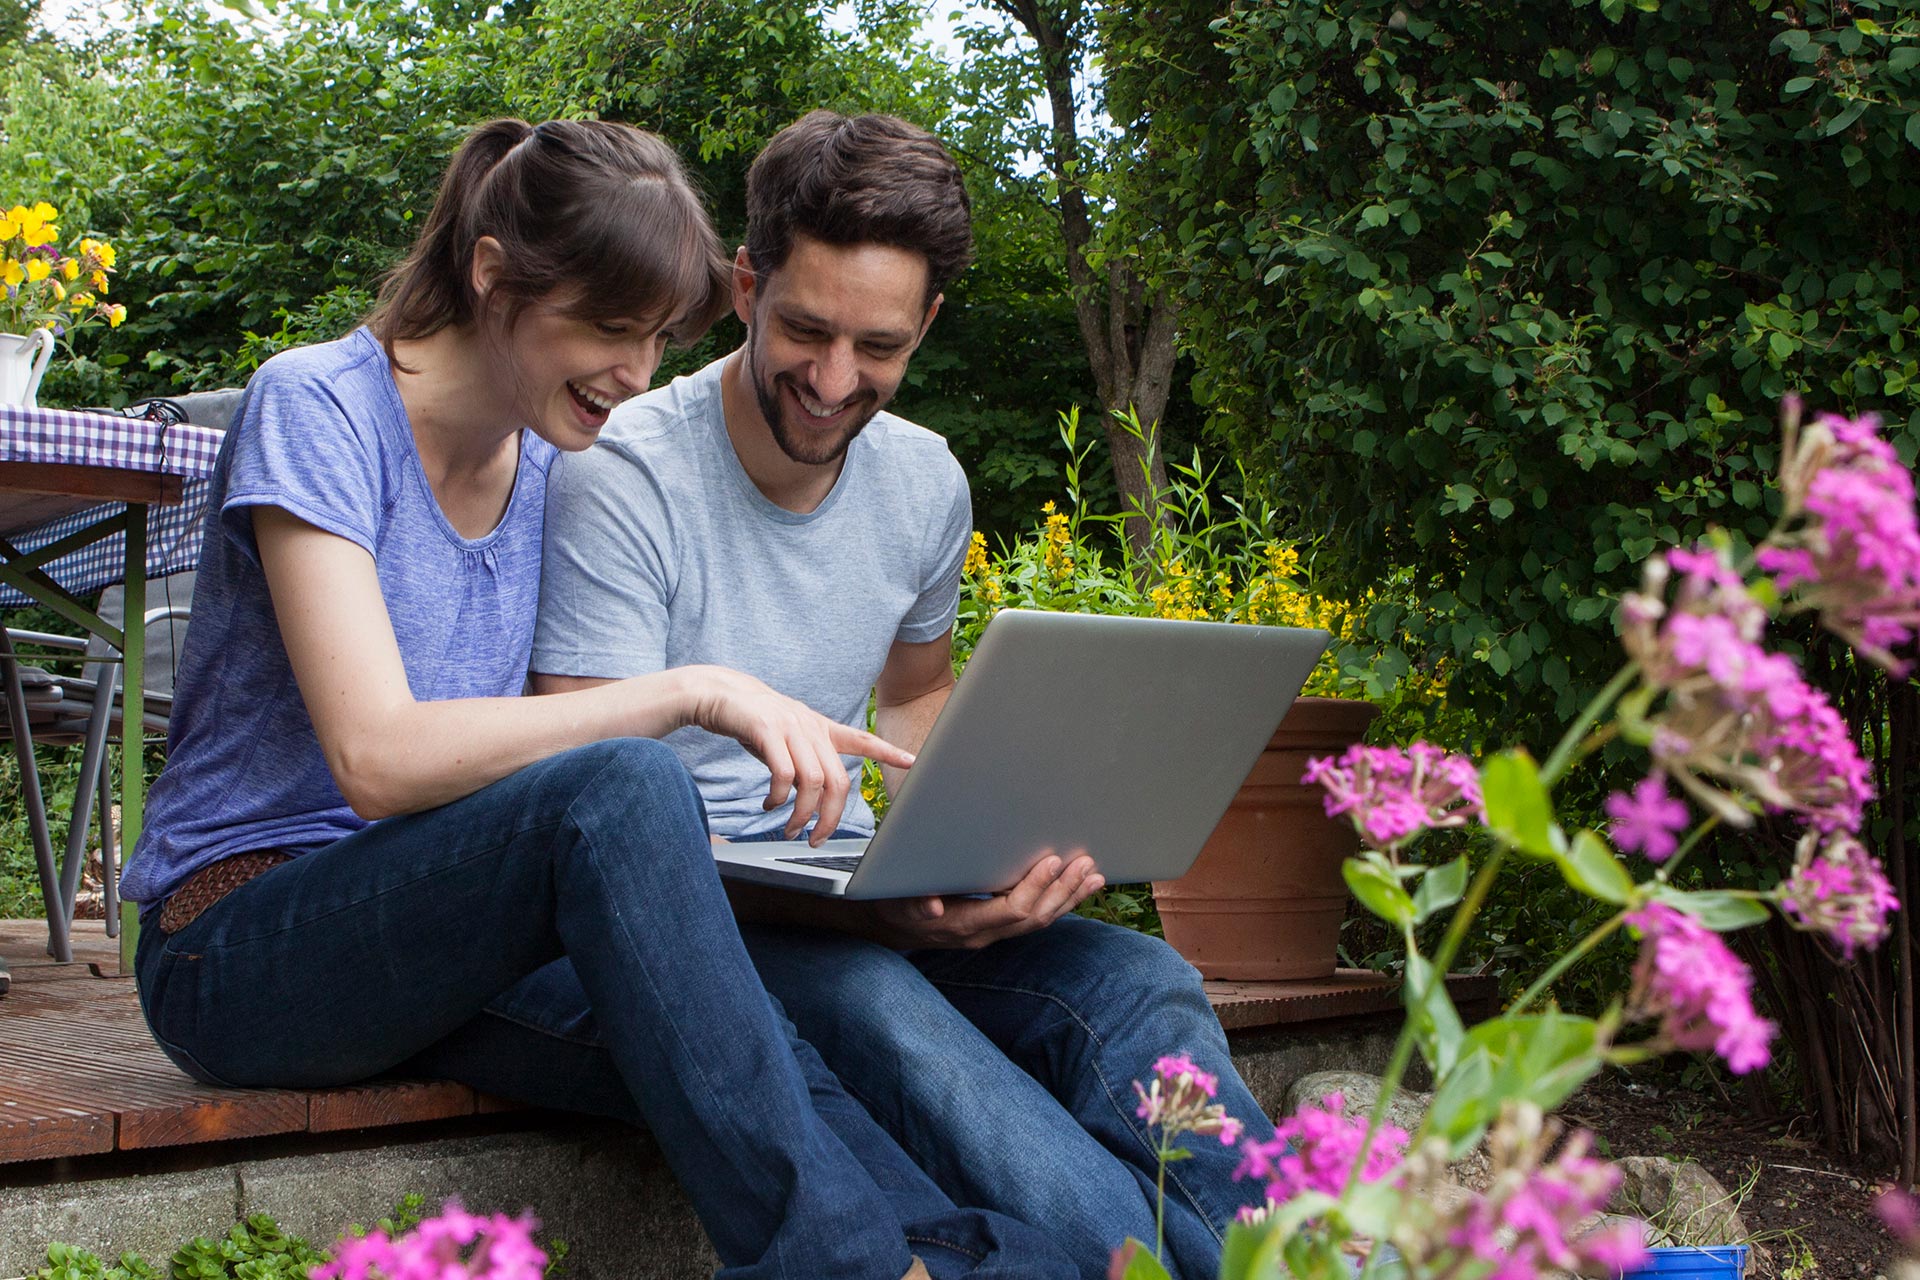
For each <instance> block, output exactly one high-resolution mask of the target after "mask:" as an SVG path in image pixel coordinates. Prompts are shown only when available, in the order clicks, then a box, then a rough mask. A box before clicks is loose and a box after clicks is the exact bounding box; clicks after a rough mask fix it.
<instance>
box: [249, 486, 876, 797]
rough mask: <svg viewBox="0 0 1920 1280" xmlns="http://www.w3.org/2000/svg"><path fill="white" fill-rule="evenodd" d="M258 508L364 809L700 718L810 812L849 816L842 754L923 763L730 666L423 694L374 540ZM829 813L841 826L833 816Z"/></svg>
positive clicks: (288, 611) (317, 721)
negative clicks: (523, 690) (569, 689)
mask: <svg viewBox="0 0 1920 1280" xmlns="http://www.w3.org/2000/svg"><path fill="white" fill-rule="evenodd" d="M252 515H253V526H254V537H255V541H256V543H257V545H258V546H259V551H260V563H261V565H262V567H263V569H264V570H265V573H266V578H267V585H268V589H269V590H270V592H271V593H272V596H273V607H274V613H275V615H276V616H277V618H278V620H279V624H280V634H281V639H282V641H283V643H284V644H285V645H286V649H287V657H288V660H289V662H290V663H291V664H292V667H293V673H294V677H295V679H296V680H297V681H298V682H299V685H300V692H301V695H302V697H303V698H304V699H305V702H306V706H307V714H308V716H309V717H310V718H311V719H312V720H313V727H314V732H315V733H316V734H317V735H318V737H319V740H320V747H321V750H322V751H323V752H324V753H325V755H326V760H327V766H328V768H329V769H331V770H332V772H333V777H334V782H335V783H336V785H338V786H339V788H340V793H341V795H343V796H344V797H345V798H346V801H347V803H348V804H349V805H350V806H352V808H353V811H354V812H355V813H357V814H359V815H360V816H362V817H364V818H368V819H375V818H382V817H389V816H392V815H394V814H400V813H412V812H415V811H418V810H421V809H430V808H433V807H434V806H436V805H441V804H445V803H447V802H448V801H451V800H457V799H459V798H460V797H462V796H465V795H469V794H471V793H472V792H474V791H478V790H479V789H480V788H481V787H484V786H486V785H487V784H489V783H492V782H497V781H499V780H500V779H501V778H504V777H506V776H508V775H509V774H512V773H514V772H516V771H518V770H519V769H522V768H524V767H526V766H527V765H529V764H532V763H534V762H535V761H538V760H543V759H545V758H546V757H548V756H550V755H554V754H556V753H558V752H561V751H565V750H568V749H570V748H573V747H578V746H584V745H585V744H587V743H590V742H597V741H599V740H601V739H603V738H615V737H660V736H663V735H665V734H667V733H670V732H672V731H673V730H675V729H678V728H680V727H682V726H684V725H690V724H697V725H700V726H701V727H702V728H706V729H709V730H711V731H713V732H715V733H723V734H726V735H727V736H729V737H733V738H735V739H738V740H739V741H740V742H741V743H742V744H743V745H744V746H746V747H747V749H748V750H750V751H752V752H753V753H754V754H755V755H757V756H759V757H760V758H761V759H762V760H765V761H766V762H767V764H768V766H769V768H771V769H772V770H773V773H774V778H775V787H776V790H779V791H780V795H779V796H778V798H774V797H771V796H770V797H769V807H771V806H772V805H774V804H778V803H780V802H781V801H783V800H784V799H785V788H787V787H791V788H792V789H793V790H794V791H795V792H796V793H797V797H796V798H797V801H798V803H797V804H796V818H799V819H801V820H804V819H806V818H811V817H812V816H813V814H814V813H815V812H819V813H820V814H821V816H822V817H823V818H826V817H828V816H831V817H832V818H833V819H835V820H837V819H838V817H839V809H840V805H841V804H844V802H845V790H846V771H845V769H844V768H842V766H841V763H840V760H839V753H841V752H843V751H844V752H851V753H857V754H861V755H868V756H872V757H873V758H874V759H876V760H880V761H881V762H882V763H884V764H891V765H904V764H908V763H911V760H912V757H911V756H910V755H909V754H908V753H906V752H904V751H902V750H900V749H899V748H897V747H892V746H889V745H888V744H887V743H884V742H882V741H881V740H880V739H878V738H875V737H873V736H872V735H871V734H865V733H860V732H859V731H857V730H852V729H848V728H846V726H844V725H840V724H836V723H834V722H832V721H830V720H828V719H826V718H825V717H824V716H820V715H818V714H816V713H814V712H813V711H811V710H810V709H808V708H807V707H805V706H803V705H802V704H800V703H798V702H795V701H793V700H792V699H790V698H786V697H783V696H782V695H780V694H778V693H775V692H774V691H773V690H771V689H769V688H767V687H766V686H765V685H763V684H761V683H760V682H759V681H757V680H754V679H752V678H751V677H749V676H745V675H741V674H740V673H738V672H734V671H728V670H725V669H723V668H719V667H684V668H678V669H675V670H672V671H664V672H659V673H657V674H653V675H646V676H638V677H635V678H633V679H630V680H619V681H614V682H612V683H610V684H606V685H602V686H599V687H597V688H593V689H586V690H581V691H578V692H573V693H565V694H558V695H555V696H552V697H542V698H517V697H515V698H462V699H454V700H450V701H440V702H421V701H417V700H416V699H415V698H414V697H413V694H412V691H411V689H410V688H409V687H408V684H407V675H406V670H405V668H404V666H403V665H402V663H401V659H400V647H399V643H398V641H397V640H396V639H395V638H394V634H393V625H392V622H391V620H390V619H389V617H388V614H387V608H386V602H385V600H384V599H383V598H382V596H381V594H380V581H379V576H378V574H377V572H376V570H375V568H374V563H373V558H372V557H371V556H370V555H368V554H367V552H366V550H365V549H364V548H362V547H360V546H357V545H355V544H354V543H352V542H350V541H348V540H347V539H345V538H341V537H338V536H336V535H334V534H331V533H327V532H326V531H324V530H322V529H318V528H316V527H314V526H313V525H310V524H308V523H306V522H305V521H303V520H301V519H299V518H298V517H296V516H293V515H290V514H288V513H287V512H285V511H282V510H280V509H278V508H274V507H257V508H255V509H254V510H253V513H252ZM836 777H837V778H838V779H839V786H838V787H837V788H836V787H835V786H834V778H836ZM783 780H784V782H783ZM802 804H804V805H805V806H806V807H805V808H804V809H802V808H801V807H800V805H802ZM829 808H831V814H830V815H829V813H828V810H829ZM820 826H821V827H822V828H823V829H825V830H827V831H831V830H832V824H831V822H827V821H823V822H821V823H820ZM796 830H797V828H796Z"/></svg>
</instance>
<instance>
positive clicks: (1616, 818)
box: [1606, 773, 1691, 862]
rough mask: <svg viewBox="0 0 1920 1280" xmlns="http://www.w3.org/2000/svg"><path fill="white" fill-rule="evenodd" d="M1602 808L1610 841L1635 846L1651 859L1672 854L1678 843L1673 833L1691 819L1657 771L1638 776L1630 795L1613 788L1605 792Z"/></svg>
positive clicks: (1683, 828) (1630, 847) (1675, 833)
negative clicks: (1610, 830)
mask: <svg viewBox="0 0 1920 1280" xmlns="http://www.w3.org/2000/svg"><path fill="white" fill-rule="evenodd" d="M1606 809H1607V816H1608V817H1610V818H1612V819H1613V842H1614V843H1615V844H1617V845H1619V846H1620V847H1621V848H1622V849H1638V850H1639V851H1640V852H1641V853H1644V854H1645V855H1646V856H1647V858H1648V860H1649V861H1652V862H1665V861H1666V860H1667V859H1668V858H1670V857H1672V856H1673V851H1674V850H1675V849H1676V848H1678V847H1679V841H1678V840H1677V839H1676V838H1675V837H1676V835H1677V834H1678V833H1679V832H1682V831H1685V830H1686V829H1687V825H1688V823H1689V822H1690V821H1691V816H1690V815H1689V814H1688V812H1687V806H1686V804H1685V803H1684V802H1683V801H1680V800H1676V799H1674V798H1673V797H1672V796H1670V795H1668V794H1667V780H1666V779H1665V778H1664V777H1662V776H1661V775H1660V774H1658V773H1656V774H1653V775H1652V776H1650V777H1646V778H1642V779H1641V780H1640V781H1639V783H1638V784H1637V785H1636V786H1635V787H1634V789H1633V794H1632V795H1628V794H1627V793H1626V792H1624V791H1616V792H1614V793H1613V794H1612V795H1610V796H1608V797H1607V801H1606Z"/></svg>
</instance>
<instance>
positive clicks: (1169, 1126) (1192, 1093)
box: [1133, 1053, 1240, 1147]
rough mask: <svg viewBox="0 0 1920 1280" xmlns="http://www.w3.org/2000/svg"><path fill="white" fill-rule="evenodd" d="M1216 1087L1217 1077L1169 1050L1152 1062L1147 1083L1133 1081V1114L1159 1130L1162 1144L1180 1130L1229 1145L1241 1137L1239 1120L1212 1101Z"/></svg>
mask: <svg viewBox="0 0 1920 1280" xmlns="http://www.w3.org/2000/svg"><path fill="white" fill-rule="evenodd" d="M1219 1087H1220V1079H1219V1077H1218V1076H1216V1075H1214V1074H1213V1073H1211V1072H1208V1071H1202V1070H1201V1069H1200V1068H1199V1067H1197V1066H1195V1065H1194V1062H1193V1059H1192V1058H1190V1057H1188V1056H1187V1055H1186V1054H1184V1053H1177V1054H1168V1055H1167V1056H1166V1057H1163V1058H1161V1059H1160V1060H1159V1061H1157V1062H1155V1063H1154V1064H1153V1079H1152V1081H1151V1082H1150V1083H1148V1084H1145V1085H1142V1084H1141V1083H1140V1082H1139V1081H1138V1080H1135V1081H1134V1082H1133V1092H1134V1094H1135V1096H1137V1097H1138V1098H1139V1099H1140V1105H1139V1106H1137V1107H1135V1108H1134V1114H1135V1115H1137V1116H1139V1117H1140V1118H1141V1119H1142V1120H1144V1121H1146V1122H1147V1125H1148V1127H1149V1128H1158V1129H1159V1130H1160V1131H1161V1142H1162V1144H1163V1145H1167V1144H1171V1143H1172V1142H1173V1140H1174V1139H1175V1138H1177V1137H1179V1136H1180V1135H1181V1134H1183V1133H1198V1134H1202V1135H1205V1136H1212V1137H1218V1138H1219V1139H1220V1141H1221V1143H1222V1145H1225V1146H1229V1147H1230V1146H1232V1145H1233V1144H1234V1143H1235V1142H1238V1141H1239V1140H1240V1122H1239V1121H1238V1120H1236V1119H1234V1118H1233V1117H1232V1116H1230V1115H1228V1114H1227V1109H1226V1108H1225V1107H1223V1106H1220V1105H1218V1104H1217V1103H1214V1102H1212V1101H1211V1099H1212V1098H1213V1096H1214V1094H1215V1093H1216V1092H1217V1091H1218V1089H1219Z"/></svg>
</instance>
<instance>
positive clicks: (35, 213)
mask: <svg viewBox="0 0 1920 1280" xmlns="http://www.w3.org/2000/svg"><path fill="white" fill-rule="evenodd" d="M42 209H46V210H47V211H48V213H49V214H50V213H51V212H52V206H51V205H49V204H47V203H46V202H45V201H41V202H40V203H39V204H37V205H35V206H33V208H32V209H31V210H30V211H28V213H27V216H26V218H25V219H23V220H22V221H21V223H20V239H21V240H23V241H24V242H25V243H26V246H27V248H29V249H38V248H39V247H40V246H41V245H46V244H52V243H53V242H54V241H55V240H58V239H59V238H60V228H58V227H56V226H54V225H53V223H51V222H49V221H47V219H46V217H45V216H43V215H42V214H41V212H40V211H41V210H42Z"/></svg>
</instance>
